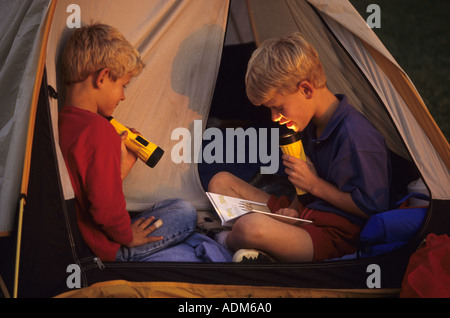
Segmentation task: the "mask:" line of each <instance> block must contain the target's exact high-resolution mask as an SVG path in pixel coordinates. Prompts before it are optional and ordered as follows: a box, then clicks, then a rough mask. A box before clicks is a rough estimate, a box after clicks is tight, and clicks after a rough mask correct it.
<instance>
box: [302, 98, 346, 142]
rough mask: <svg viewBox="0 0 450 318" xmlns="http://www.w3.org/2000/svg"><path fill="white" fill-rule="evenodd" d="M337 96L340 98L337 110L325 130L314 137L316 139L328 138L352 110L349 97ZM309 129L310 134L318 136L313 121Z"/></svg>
mask: <svg viewBox="0 0 450 318" xmlns="http://www.w3.org/2000/svg"><path fill="white" fill-rule="evenodd" d="M336 97H337V98H338V99H339V100H340V102H339V105H338V107H337V108H336V110H335V112H334V113H333V115H332V116H331V118H330V120H329V121H328V124H327V125H326V127H325V129H324V131H323V132H322V133H321V134H320V136H319V138H317V139H316V138H314V140H316V141H323V140H326V139H327V138H328V137H329V136H330V135H331V133H332V132H333V131H334V130H335V129H336V127H338V126H339V124H340V122H341V121H342V119H343V118H344V117H345V116H346V115H347V113H348V112H349V111H350V109H351V107H352V106H350V104H349V103H348V102H347V97H346V96H345V95H342V94H336ZM308 130H309V133H310V136H316V125H315V124H313V123H312V122H311V123H310V125H309V126H308Z"/></svg>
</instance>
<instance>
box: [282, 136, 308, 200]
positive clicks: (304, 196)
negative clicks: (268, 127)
mask: <svg viewBox="0 0 450 318" xmlns="http://www.w3.org/2000/svg"><path fill="white" fill-rule="evenodd" d="M280 148H281V152H282V153H284V154H286V155H290V156H293V157H296V158H299V159H301V160H303V161H305V162H306V154H305V149H304V148H303V143H302V141H301V133H300V132H290V133H287V134H284V135H281V136H280ZM295 190H296V191H297V198H298V200H299V201H300V203H302V204H303V205H307V204H309V203H311V202H313V201H314V200H315V197H314V196H313V195H312V194H310V193H308V192H306V191H304V190H303V189H299V188H297V187H295Z"/></svg>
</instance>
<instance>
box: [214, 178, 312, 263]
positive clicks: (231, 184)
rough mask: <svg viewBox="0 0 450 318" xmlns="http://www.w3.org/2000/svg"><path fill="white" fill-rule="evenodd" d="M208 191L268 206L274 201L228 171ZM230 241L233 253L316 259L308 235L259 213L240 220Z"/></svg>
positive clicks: (284, 259)
mask: <svg viewBox="0 0 450 318" xmlns="http://www.w3.org/2000/svg"><path fill="white" fill-rule="evenodd" d="M208 191H210V192H214V193H219V194H223V195H228V196H233V197H239V198H242V199H246V200H252V201H257V202H264V203H267V201H268V200H269V199H270V195H269V194H268V193H265V192H264V191H262V190H260V189H258V188H256V187H254V186H252V185H251V184H249V183H247V182H245V181H243V180H241V179H240V178H238V177H236V176H234V175H232V174H230V173H228V172H220V173H218V174H216V175H215V176H214V177H213V178H212V179H211V181H210V183H209V186H208ZM226 242H227V246H228V247H229V248H230V249H231V250H233V251H237V250H239V249H244V248H245V249H249V248H250V249H259V250H262V251H265V252H267V253H269V254H270V255H271V256H273V257H274V258H276V259H277V260H279V261H281V262H306V261H311V260H312V259H313V256H314V248H313V244H312V240H311V237H310V236H309V234H308V232H306V231H305V230H304V229H302V228H301V227H298V226H294V225H289V224H286V223H283V222H280V221H277V220H275V219H273V218H271V217H269V216H266V215H261V214H259V213H250V214H246V215H244V216H242V217H240V218H239V219H238V220H237V221H236V223H235V224H234V225H233V228H232V231H231V232H230V233H229V235H228V237H227V240H226Z"/></svg>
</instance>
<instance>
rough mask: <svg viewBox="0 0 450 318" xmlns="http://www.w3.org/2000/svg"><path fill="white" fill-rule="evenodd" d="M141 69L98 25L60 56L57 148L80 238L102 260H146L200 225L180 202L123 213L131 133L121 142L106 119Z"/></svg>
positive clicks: (114, 34) (123, 43)
mask: <svg viewBox="0 0 450 318" xmlns="http://www.w3.org/2000/svg"><path fill="white" fill-rule="evenodd" d="M143 67H144V64H143V62H142V61H141V57H140V55H139V53H138V52H137V51H136V49H134V48H133V47H132V45H131V44H130V43H129V42H128V41H127V40H126V39H125V37H124V36H123V35H122V34H121V33H120V32H119V31H118V30H117V29H115V28H114V27H111V26H109V25H105V24H100V23H96V24H93V25H90V26H84V27H82V28H79V29H76V30H75V31H74V32H73V34H72V35H71V37H70V38H69V40H68V42H67V44H66V46H65V49H64V52H63V56H62V76H63V81H64V84H65V85H66V88H67V90H66V100H65V104H64V107H63V108H62V109H61V111H60V114H59V138H60V146H61V150H62V153H63V156H64V160H65V162H66V165H67V167H68V170H69V175H70V178H71V182H72V185H73V188H74V191H75V199H76V213H77V222H78V226H79V228H80V232H81V234H82V236H83V238H84V240H85V242H86V243H87V245H88V246H89V247H90V248H91V249H92V251H93V253H94V254H95V255H96V256H98V257H99V258H100V259H101V260H103V261H115V260H117V261H146V259H147V257H149V256H151V255H152V254H154V253H155V252H157V251H159V250H161V249H163V248H165V247H167V246H170V245H173V244H176V243H178V242H180V241H182V240H184V239H185V238H186V237H187V236H188V235H190V234H191V233H192V232H193V230H194V229H195V226H196V221H197V213H196V210H195V209H194V208H193V207H192V206H191V205H190V204H189V203H188V202H185V201H183V200H179V199H169V200H165V201H162V202H158V203H156V204H155V205H154V206H153V207H152V208H151V209H149V210H147V211H145V212H143V213H142V214H141V215H140V216H138V217H137V218H136V219H135V220H133V221H131V219H130V216H129V213H128V211H127V210H126V202H125V197H124V194H123V191H122V180H123V179H124V178H125V177H126V176H127V174H128V172H129V171H130V170H131V168H132V167H133V165H134V164H135V162H136V159H137V157H136V155H135V154H134V153H133V152H131V151H130V150H128V149H127V148H126V147H125V144H124V140H125V138H126V132H125V133H124V134H122V135H121V136H119V135H118V134H117V132H116V130H115V129H114V127H113V126H112V125H111V124H110V123H109V121H108V120H107V119H106V118H105V117H109V116H111V115H112V114H113V112H114V109H115V108H116V107H117V105H118V104H119V103H120V102H121V101H122V100H124V99H125V93H124V89H125V87H126V86H127V85H128V84H129V82H130V81H131V79H132V77H134V76H137V75H138V74H139V73H140V72H141V70H142V68H143ZM133 132H135V131H134V130H133Z"/></svg>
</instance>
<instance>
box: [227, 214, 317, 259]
mask: <svg viewBox="0 0 450 318" xmlns="http://www.w3.org/2000/svg"><path fill="white" fill-rule="evenodd" d="M227 245H228V247H229V248H230V249H231V250H234V251H237V250H239V249H244V248H246V249H248V248H250V249H258V250H262V251H265V252H267V253H268V254H270V255H271V256H272V257H274V258H276V259H277V260H278V261H280V262H307V261H311V260H312V259H313V256H314V248H313V244H312V240H311V237H310V236H309V234H308V232H306V231H305V230H304V229H302V228H301V227H298V226H294V225H290V224H286V223H283V222H280V221H277V220H275V219H273V218H271V217H269V216H266V215H262V214H259V213H250V214H247V215H244V216H242V217H241V218H239V219H238V220H237V221H236V223H235V224H234V226H233V229H232V231H231V232H230V234H229V235H228V237H227Z"/></svg>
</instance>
